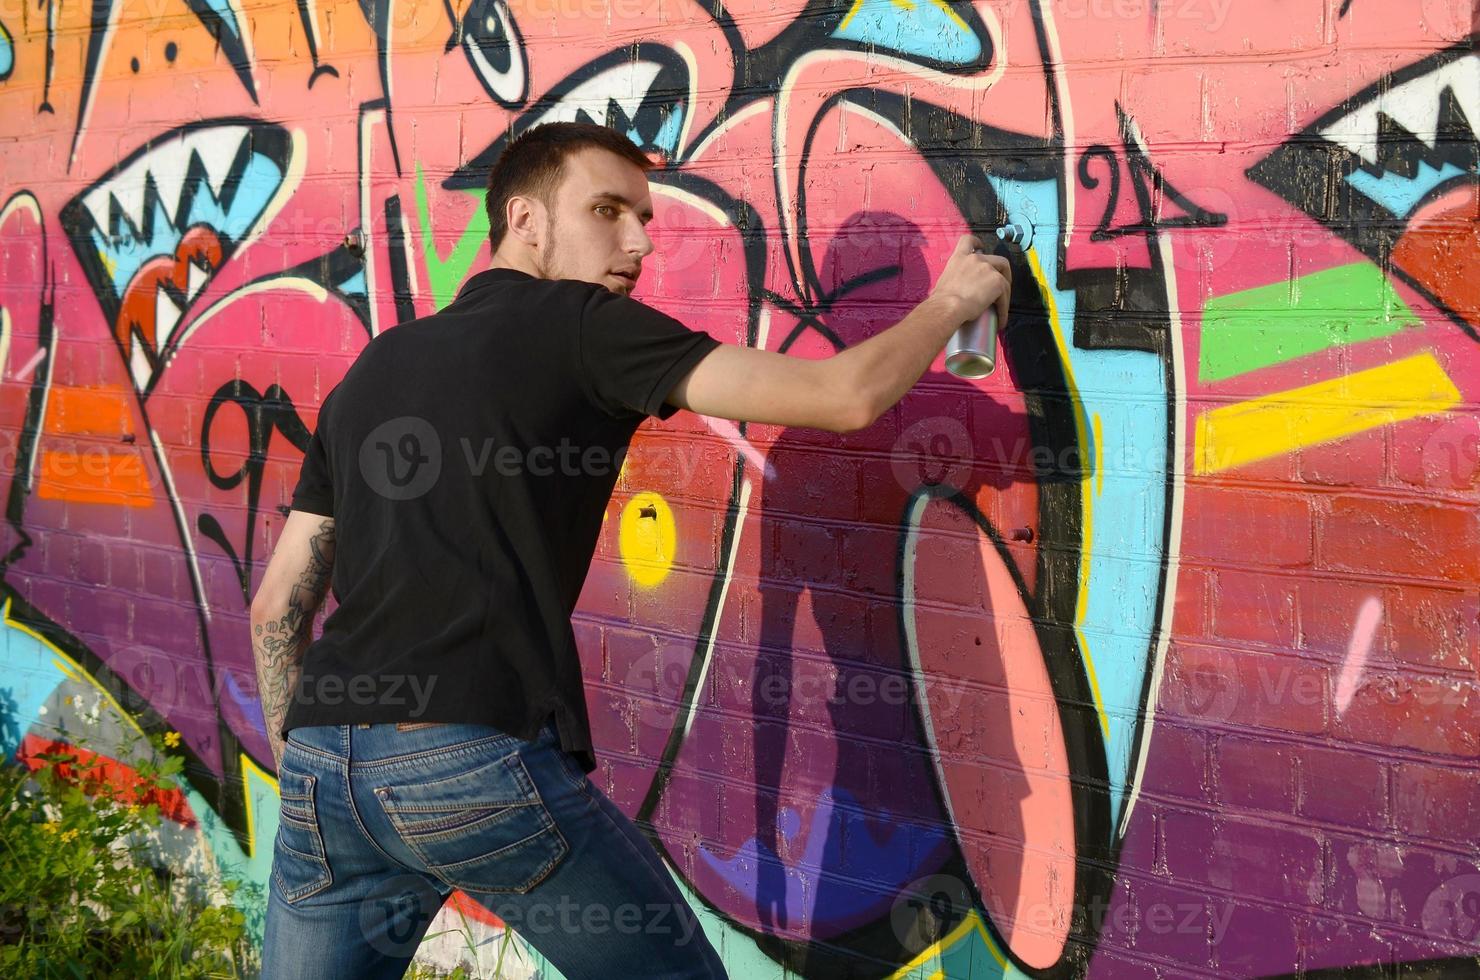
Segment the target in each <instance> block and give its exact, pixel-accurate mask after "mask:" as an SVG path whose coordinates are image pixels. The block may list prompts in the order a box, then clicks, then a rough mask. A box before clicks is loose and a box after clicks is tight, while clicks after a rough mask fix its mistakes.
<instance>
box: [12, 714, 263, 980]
mask: <svg viewBox="0 0 1480 980" xmlns="http://www.w3.org/2000/svg"><path fill="white" fill-rule="evenodd" d="M171 736H173V738H171ZM178 739H179V736H178V735H176V734H175V733H173V732H171V733H169V736H166V737H165V738H159V737H153V738H151V739H150V742H151V749H152V751H147V752H145V753H144V754H142V755H141V756H140V757H138V758H135V759H129V760H128V761H127V765H128V766H130V767H131V770H132V772H131V773H130V774H129V776H128V778H126V779H124V780H122V781H121V782H122V785H120V783H119V782H117V781H115V780H114V779H113V778H110V774H109V773H108V772H106V771H105V770H106V769H108V768H109V767H108V766H106V765H100V764H99V763H98V761H97V758H96V757H94V758H93V759H92V761H85V759H84V756H83V754H80V753H77V752H73V751H66V750H63V751H51V752H44V753H39V754H37V755H34V756H32V757H31V758H32V759H33V760H35V761H37V762H39V763H40V766H39V767H38V768H37V769H36V770H35V771H34V772H30V771H27V770H26V769H25V768H23V767H21V766H18V765H16V764H14V763H5V764H0V857H3V863H4V866H5V868H6V874H4V875H0V976H6V977H37V978H43V977H89V978H91V977H129V978H136V977H159V978H192V980H193V978H207V977H241V976H247V975H251V972H250V971H251V969H252V967H253V966H254V965H255V964H254V963H253V960H254V958H255V956H256V950H255V949H254V948H253V945H252V942H251V940H250V938H249V936H248V933H247V930H246V928H245V924H244V920H243V916H242V913H241V911H240V910H239V909H237V908H236V907H235V906H234V905H233V904H232V896H233V895H234V894H235V893H236V891H237V889H239V888H242V887H244V885H243V883H242V882H240V881H236V880H234V879H226V878H221V879H217V878H214V877H213V878H206V877H205V876H203V875H201V874H199V873H190V874H183V873H174V872H171V871H170V870H169V869H167V868H163V867H156V866H155V862H154V861H152V860H151V854H150V852H151V850H152V849H153V848H152V844H151V834H152V833H153V832H154V831H155V830H156V829H157V828H158V826H159V823H160V820H161V811H160V805H159V802H158V801H159V800H160V799H165V798H167V797H166V796H165V794H167V793H168V792H169V791H170V790H173V789H174V788H175V787H176V784H175V782H174V780H173V779H172V778H171V777H173V776H174V775H175V774H176V773H178V772H179V771H180V769H181V767H182V765H183V761H182V760H181V759H180V758H179V757H178V756H175V755H171V754H169V753H168V752H167V751H166V746H167V745H173V744H176V743H178ZM86 755H87V756H90V755H91V754H90V753H86ZM161 760H162V761H161ZM121 761H122V760H121ZM111 768H112V769H113V775H115V776H116V774H117V773H120V772H126V770H122V769H119V768H118V767H116V766H114V767H111ZM135 776H136V777H137V778H135Z"/></svg>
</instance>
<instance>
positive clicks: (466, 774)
mask: <svg viewBox="0 0 1480 980" xmlns="http://www.w3.org/2000/svg"><path fill="white" fill-rule="evenodd" d="M375 796H376V799H378V800H379V801H380V805H381V808H382V809H383V810H384V811H385V815H386V817H387V818H388V819H389V820H390V822H391V824H392V826H394V827H395V829H396V833H397V834H399V835H400V837H401V839H402V840H403V841H404V842H405V843H406V846H407V847H408V848H410V849H411V851H412V852H413V853H415V854H416V855H417V856H418V857H419V858H421V859H422V861H424V862H425V863H426V866H427V870H428V871H429V872H431V873H432V874H433V875H435V876H436V877H438V878H439V879H441V880H442V881H444V882H446V883H447V884H448V885H451V886H452V887H454V888H460V889H462V890H463V891H467V892H475V891H476V892H517V893H521V894H522V893H524V892H527V891H529V890H530V889H531V888H533V887H534V886H535V885H537V884H539V883H540V882H541V881H542V880H544V878H545V877H546V876H547V875H548V874H550V872H551V871H553V870H554V869H555V866H556V865H557V864H559V863H560V859H561V858H563V857H564V856H565V855H566V852H567V851H568V850H569V848H568V846H567V844H566V841H565V838H564V837H563V836H562V835H561V833H560V830H559V829H558V828H557V827H556V826H555V820H554V819H553V818H552V817H551V816H550V812H549V810H548V809H546V807H545V804H544V801H543V800H541V799H540V795H539V792H538V790H537V789H536V788H535V785H534V782H533V780H531V779H530V778H529V772H528V770H527V769H525V767H524V761H523V760H522V759H521V758H520V757H519V753H518V752H511V753H509V754H507V755H504V756H503V757H501V758H498V759H494V760H492V761H487V762H482V763H479V764H478V765H476V766H474V767H473V768H471V769H467V770H464V771H462V772H459V773H456V774H455V775H451V776H446V777H443V778H440V779H433V780H430V781H411V780H408V779H400V780H397V781H394V782H391V783H388V784H385V785H381V786H378V787H376V790H375Z"/></svg>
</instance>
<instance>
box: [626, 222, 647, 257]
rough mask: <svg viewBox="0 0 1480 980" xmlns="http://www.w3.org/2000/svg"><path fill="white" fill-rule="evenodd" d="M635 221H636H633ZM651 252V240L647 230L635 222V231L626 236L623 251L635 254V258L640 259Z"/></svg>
mask: <svg viewBox="0 0 1480 980" xmlns="http://www.w3.org/2000/svg"><path fill="white" fill-rule="evenodd" d="M635 220H636V219H634V221H635ZM652 250H653V240H652V238H650V237H649V236H648V233H647V229H646V228H644V227H643V226H642V222H640V221H637V222H636V229H635V230H634V231H632V232H631V233H629V234H628V236H627V242H626V249H625V251H627V252H635V253H636V254H637V257H638V258H639V259H641V258H642V257H643V256H645V255H648V254H649V253H651V252H652Z"/></svg>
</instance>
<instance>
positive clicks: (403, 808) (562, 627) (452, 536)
mask: <svg viewBox="0 0 1480 980" xmlns="http://www.w3.org/2000/svg"><path fill="white" fill-rule="evenodd" d="M650 166H651V164H650V162H649V161H648V159H647V158H646V157H645V156H643V154H642V153H640V152H639V151H638V150H637V149H636V148H635V147H634V146H633V145H632V143H631V142H630V141H629V140H628V139H627V138H626V137H625V136H622V135H620V134H618V133H616V132H615V131H613V130H609V129H606V128H603V127H599V126H594V125H587V124H578V123H551V124H546V125H542V126H538V127H536V128H534V129H531V130H529V131H528V132H526V133H524V134H523V135H521V136H520V137H519V138H517V139H515V140H514V141H512V142H511V143H510V145H509V147H508V148H507V149H506V150H505V151H504V153H503V154H502V156H501V157H500V158H499V160H498V162H497V163H496V164H495V165H494V167H493V170H492V173H491V174H490V178H489V188H488V196H487V202H486V206H487V208H488V214H489V225H490V240H491V242H492V244H493V246H494V253H493V261H492V264H491V265H490V267H489V268H488V269H487V270H485V271H483V272H480V273H478V274H476V275H474V276H472V277H471V278H470V279H469V280H468V281H467V282H466V283H465V284H464V285H463V288H462V290H461V291H460V292H459V294H458V296H457V298H456V299H455V300H454V301H453V303H452V304H451V305H450V306H448V307H447V308H446V309H444V310H442V311H441V312H440V313H437V314H436V315H434V316H430V317H425V318H423V319H420V320H416V321H413V322H411V323H406V324H403V325H401V326H398V327H396V328H395V329H393V330H389V331H386V332H385V333H383V334H381V335H380V336H378V337H376V338H374V339H373V340H372V341H370V343H368V344H367V345H366V346H365V348H364V350H363V351H361V353H360V355H359V357H358V358H357V359H356V361H355V362H354V364H353V365H352V366H351V367H350V369H349V371H348V372H347V373H346V374H345V376H344V379H343V380H342V381H341V382H340V383H339V384H338V385H337V386H335V388H334V389H333V391H331V392H330V393H329V395H328V396H327V397H326V398H325V399H324V403H323V405H322V407H321V410H320V414H319V422H318V426H317V430H316V431H315V433H314V435H313V437H312V439H311V441H310V443H309V447H308V451H307V453H306V454H305V457H304V461H303V468H302V471H301V473H300V476H299V481H298V484H297V487H296V488H295V490H294V493H293V506H292V511H291V513H290V514H289V516H288V520H287V522H286V523H285V525H284V527H283V531H282V536H281V538H280V539H279V541H278V544H277V547H276V550H275V551H274V553H273V556H272V560H271V561H270V562H269V563H268V566H267V570H266V572H265V574H264V576H263V580H262V584H261V586H260V587H259V589H258V592H257V594H256V597H255V599H254V600H253V603H252V634H253V649H254V652H255V655H256V658H257V673H258V684H259V689H260V691H261V695H262V704H263V715H264V720H265V721H266V724H267V731H268V738H269V741H270V743H271V746H272V751H273V755H274V761H275V762H276V763H277V764H278V780H279V782H278V785H279V791H280V794H281V800H282V803H281V811H280V820H279V824H278V834H277V837H276V839H275V842H274V850H273V864H272V876H271V888H270V898H269V906H268V914H267V926H266V936H265V942H264V948H263V964H264V971H263V976H264V977H267V978H272V977H293V978H298V980H309V978H317V977H323V978H328V977H340V976H344V977H356V978H366V977H399V976H401V975H402V974H403V972H404V971H405V969H406V967H407V965H408V963H409V962H410V959H411V957H412V956H413V954H414V953H415V952H416V947H417V944H418V943H419V942H420V940H421V937H422V935H423V934H424V932H425V930H426V927H427V925H428V923H429V922H430V921H431V918H432V916H433V915H434V914H435V913H436V911H437V909H438V908H440V906H441V904H442V902H443V901H444V900H445V899H446V897H447V896H448V895H449V894H450V893H451V892H452V890H453V889H461V890H462V891H464V892H466V893H467V894H468V895H469V896H470V897H472V898H473V899H475V900H476V901H478V902H480V903H482V904H483V905H485V906H486V907H487V908H489V909H490V910H491V911H493V912H494V913H495V914H497V915H498V916H499V917H500V918H502V919H503V920H504V921H505V922H506V923H508V924H509V925H510V926H511V927H512V928H514V929H515V931H516V932H518V933H519V934H520V935H521V936H522V937H523V938H524V939H525V940H527V941H528V942H529V943H530V944H531V945H533V946H534V947H535V948H536V949H538V950H539V951H540V953H541V954H543V955H544V956H545V957H546V958H547V959H549V961H550V962H551V963H552V964H553V965H554V966H555V967H556V968H557V969H559V970H560V972H561V973H562V974H564V975H565V976H566V977H567V978H568V980H577V978H580V977H610V976H614V975H621V976H662V977H702V976H723V974H724V971H723V967H722V966H721V964H720V962H719V959H718V957H717V956H716V954H715V952H714V950H713V948H712V947H711V946H710V944H709V943H708V942H707V941H706V939H705V937H704V935H703V933H702V932H701V931H700V930H699V927H698V923H697V921H696V920H695V918H694V916H693V913H692V911H691V909H690V908H689V906H688V904H687V903H686V901H685V899H684V898H683V896H682V894H681V893H680V892H679V890H678V888H677V887H676V885H675V883H674V881H673V879H672V877H671V876H670V875H669V873H668V871H667V870H666V869H665V867H664V865H663V863H662V861H661V859H660V858H659V857H658V855H657V853H656V852H655V851H654V849H653V847H652V846H651V844H650V843H649V842H648V841H647V840H646V838H644V837H643V835H642V834H641V833H640V832H639V831H638V830H637V829H636V828H635V827H634V826H633V824H632V823H631V821H630V820H628V819H627V818H626V816H625V815H623V814H622V813H621V811H619V810H618V809H617V808H616V807H615V806H614V805H613V804H612V803H611V802H610V801H609V800H608V799H607V798H606V797H605V796H604V795H603V794H602V793H601V791H600V790H599V789H597V787H596V786H595V785H594V784H592V783H591V781H590V780H589V779H588V778H587V775H586V774H587V773H588V772H590V771H591V770H592V769H594V768H595V760H594V758H593V755H592V745H591V733H590V729H589V724H588V721H587V716H586V707H585V695H584V688H583V686H582V680H581V670H580V660H579V658H578V655H577V649H576V644H575V637H574V634H573V632H572V629H571V623H570V616H571V613H572V611H573V610H574V607H575V603H576V600H577V597H578V596H579V594H580V591H581V585H582V583H583V581H584V579H585V576H586V572H587V569H588V567H589V564H590V561H591V557H592V554H593V552H594V550H595V546H596V540H597V535H598V533H599V531H600V529H601V519H602V515H603V513H604V512H605V509H606V505H607V502H608V500H609V498H610V495H611V491H612V487H613V486H614V484H615V482H616V479H617V474H618V471H619V469H620V466H621V458H622V456H623V455H624V454H625V451H626V448H627V444H628V442H629V441H630V439H631V437H632V435H633V432H634V431H635V430H636V428H637V426H638V425H639V424H640V423H641V422H642V421H643V420H644V419H645V418H647V417H649V416H656V417H657V418H660V419H666V418H668V417H670V416H671V415H672V414H673V413H674V412H676V411H678V409H680V408H687V409H689V410H691V411H694V412H698V413H701V414H705V415H711V416H717V417H720V418H725V419H731V420H737V421H738V420H749V421H757V422H770V423H777V424H782V425H788V426H807V427H812V428H819V429H825V430H828V431H832V432H848V431H852V430H856V429H860V428H864V427H866V426H869V425H871V424H872V423H873V422H874V420H875V419H876V418H878V416H879V415H880V414H881V413H882V412H884V411H885V410H886V409H887V408H889V407H890V406H891V405H893V404H894V403H895V402H896V401H898V400H899V399H900V398H901V397H902V396H903V395H904V393H905V392H906V391H908V390H909V389H910V387H911V386H912V385H913V384H914V383H915V381H916V380H917V379H919V377H920V376H921V375H922V374H923V373H924V372H925V370H926V369H927V368H928V367H929V366H930V363H931V361H932V360H933V359H934V358H935V357H936V355H937V354H939V353H940V351H941V349H942V348H943V347H944V346H945V343H946V341H947V339H948V338H949V336H950V334H951V333H952V331H954V330H955V329H956V328H957V327H959V326H960V325H961V324H962V323H964V322H966V321H969V320H971V319H973V318H974V317H976V316H978V315H979V314H981V313H982V312H983V311H984V310H986V309H987V308H988V307H990V306H993V305H994V304H995V306H996V307H997V312H998V316H999V321H1000V322H1001V323H1003V324H1004V325H1005V324H1006V322H1007V302H1008V295H1009V291H1010V288H1011V278H1010V277H1011V271H1010V268H1009V266H1008V264H1007V261H1006V260H1005V259H1003V258H999V257H996V256H989V255H983V254H980V253H976V252H974V251H973V248H974V247H976V246H977V245H978V242H977V241H976V239H974V238H972V237H971V236H963V237H962V239H961V240H960V242H959V243H958V245H957V247H956V250H955V252H954V253H953V254H952V255H951V257H950V259H949V261H948V263H947V264H946V267H945V269H944V270H943V271H942V273H941V275H940V278H939V281H938V282H937V284H936V286H935V289H934V290H933V291H932V292H931V294H930V296H929V297H928V298H926V299H925V300H924V301H923V302H922V303H921V304H920V305H919V306H917V307H916V308H915V309H914V310H913V311H911V312H910V314H909V315H908V316H906V317H905V318H904V319H903V320H902V321H900V322H899V323H898V324H896V325H895V326H894V327H892V328H890V329H889V330H886V331H884V332H882V333H880V334H878V335H876V336H874V337H872V338H870V339H869V340H867V341H865V342H863V343H860V344H858V345H856V346H855V347H852V348H849V349H847V350H844V351H842V352H840V353H838V354H837V355H835V356H833V357H830V358H827V359H824V360H807V359H802V358H794V357H788V356H786V355H782V354H775V353H770V352H767V351H760V350H754V349H750V348H746V347H741V346H736V345H729V344H721V343H720V342H718V341H716V340H714V339H713V338H712V337H710V336H709V335H707V334H705V333H702V332H697V331H693V330H690V329H689V328H687V327H685V326H684V325H683V324H682V323H679V322H678V321H677V320H674V319H673V318H671V317H668V316H666V315H664V314H662V313H660V312H658V311H657V310H654V309H652V308H650V307H648V306H645V305H643V304H642V303H640V302H638V301H636V300H633V299H631V298H630V295H629V294H630V293H631V291H632V289H633V287H634V286H635V285H636V283H637V282H638V280H639V278H640V276H641V274H642V262H643V259H644V258H646V256H647V255H649V254H650V253H651V252H652V250H653V243H652V240H651V239H649V238H648V235H647V232H646V230H645V228H644V226H645V225H646V224H647V222H648V221H650V220H651V219H652V215H653V205H652V197H651V195H650V193H649V190H648V181H647V175H646V171H647V169H648V168H649V167H650ZM557 457H558V460H557ZM331 577H332V582H333V588H334V594H335V597H336V598H337V599H338V601H339V606H338V608H337V609H336V610H335V612H334V614H333V615H332V616H330V617H329V618H328V619H327V620H326V621H325V623H324V631H323V635H322V636H321V637H320V638H319V639H318V640H317V641H312V637H311V635H310V634H311V624H312V621H313V618H314V614H315V612H316V610H317V609H318V607H319V605H320V603H321V601H322V599H323V596H324V593H325V591H326V589H327V588H328V586H329V583H330V581H331ZM311 641H312V642H311Z"/></svg>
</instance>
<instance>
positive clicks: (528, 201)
mask: <svg viewBox="0 0 1480 980" xmlns="http://www.w3.org/2000/svg"><path fill="white" fill-rule="evenodd" d="M508 208H509V210H508V213H507V214H506V215H505V216H504V219H505V222H506V223H507V224H508V226H509V233H510V234H511V235H513V236H515V237H516V238H518V239H519V240H520V241H521V242H523V243H524V244H526V245H528V246H530V247H531V248H539V247H540V244H541V242H542V241H543V240H544V233H545V205H544V202H543V201H541V200H540V199H539V198H537V197H524V196H522V195H515V196H514V197H511V198H509V204H508Z"/></svg>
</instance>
